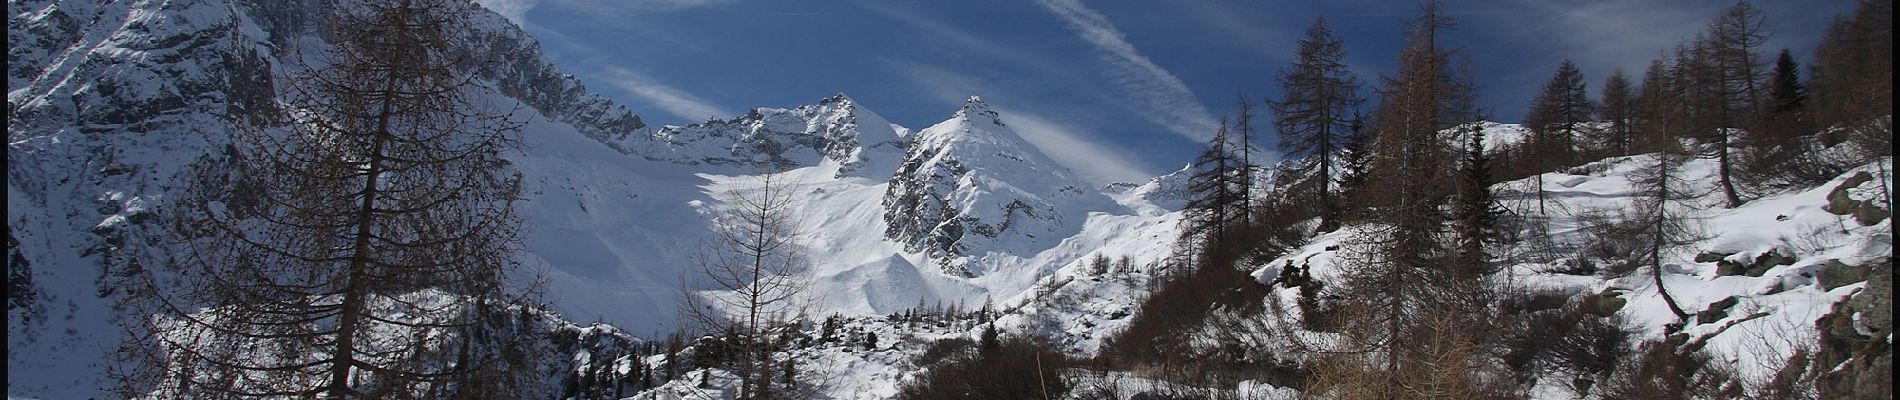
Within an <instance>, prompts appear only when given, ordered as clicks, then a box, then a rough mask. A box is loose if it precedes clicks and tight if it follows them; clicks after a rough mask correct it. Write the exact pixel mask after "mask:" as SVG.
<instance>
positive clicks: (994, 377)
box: [897, 338, 1070, 400]
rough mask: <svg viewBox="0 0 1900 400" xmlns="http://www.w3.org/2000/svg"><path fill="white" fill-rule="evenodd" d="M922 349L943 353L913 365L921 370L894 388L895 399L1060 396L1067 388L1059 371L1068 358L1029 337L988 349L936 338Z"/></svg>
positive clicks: (925, 399) (1008, 340)
mask: <svg viewBox="0 0 1900 400" xmlns="http://www.w3.org/2000/svg"><path fill="white" fill-rule="evenodd" d="M925 354H936V355H941V356H942V357H941V358H940V359H938V360H937V361H936V362H934V363H928V364H921V365H918V367H920V368H924V372H923V373H921V374H919V375H918V376H917V379H916V380H913V381H910V382H906V383H905V384H904V385H903V386H902V387H899V388H898V396H897V397H898V398H899V399H906V400H935V399H1059V398H1063V397H1064V395H1065V394H1067V393H1068V392H1069V388H1070V382H1069V381H1068V380H1067V379H1065V378H1063V376H1062V373H1061V370H1062V368H1064V367H1065V366H1067V365H1068V364H1069V361H1068V359H1067V358H1065V357H1064V356H1063V355H1062V354H1061V353H1058V352H1056V351H1054V350H1051V349H1050V348H1048V347H1047V346H1045V345H1043V344H1040V343H1035V342H1032V341H1029V340H1024V339H1019V338H1011V339H1006V340H1003V341H1001V342H1000V343H998V344H997V347H996V348H991V349H983V348H979V347H978V346H972V342H971V341H970V340H968V339H960V340H959V339H952V340H940V341H937V342H936V343H934V344H932V345H931V348H930V349H928V350H925Z"/></svg>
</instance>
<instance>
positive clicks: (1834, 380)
mask: <svg viewBox="0 0 1900 400" xmlns="http://www.w3.org/2000/svg"><path fill="white" fill-rule="evenodd" d="M1866 268H1867V274H1868V276H1867V279H1866V280H1867V287H1866V288H1864V289H1862V290H1861V291H1859V292H1857V293H1855V294H1854V295H1853V296H1852V297H1849V298H1848V299H1847V300H1844V301H1841V302H1840V303H1836V304H1835V305H1834V312H1833V313H1830V314H1828V315H1827V316H1825V317H1821V319H1820V320H1818V321H1815V328H1817V330H1819V331H1820V333H1821V338H1820V339H1821V349H1820V352H1819V354H1817V356H1816V359H1817V360H1818V361H1819V368H1820V370H1822V371H1827V372H1824V373H1822V375H1821V378H1820V381H1819V382H1817V383H1816V386H1817V389H1819V394H1820V397H1821V398H1824V399H1888V398H1892V397H1893V343H1890V342H1888V341H1887V340H1888V337H1889V336H1891V335H1892V332H1893V260H1892V259H1887V260H1883V261H1882V262H1880V263H1877V264H1870V265H1868V266H1867V267H1866Z"/></svg>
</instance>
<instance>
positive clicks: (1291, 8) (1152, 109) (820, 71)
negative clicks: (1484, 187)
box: [478, 0, 1853, 184]
mask: <svg viewBox="0 0 1900 400" xmlns="http://www.w3.org/2000/svg"><path fill="white" fill-rule="evenodd" d="M478 2H480V3H483V4H484V5H487V6H489V7H490V8H492V9H495V10H497V11H498V12H501V13H502V14H503V15H505V16H508V17H509V18H510V19H511V20H513V21H515V22H517V23H519V24H521V25H523V27H524V28H526V29H527V31H528V32H529V33H531V34H533V35H535V36H536V37H538V38H540V39H541V41H542V48H543V50H544V51H545V52H546V53H547V55H548V56H549V57H550V58H552V60H553V62H554V63H555V64H556V65H559V66H560V67H561V68H562V69H563V70H565V71H567V72H569V73H573V74H574V75H576V76H579V77H580V79H581V81H582V82H584V83H585V84H587V85H588V87H589V88H591V89H593V90H595V91H596V92H599V93H601V94H603V95H605V96H608V97H610V98H614V99H616V100H619V101H621V102H622V103H623V104H626V105H627V106H628V107H629V108H632V109H633V110H634V112H635V113H637V114H640V115H641V116H642V117H643V118H645V119H646V120H647V121H648V123H649V124H653V125H667V124H687V123H694V122H701V121H705V120H706V119H708V118H709V117H718V118H727V117H731V116H735V115H739V114H741V113H743V112H744V111H745V110H746V109H749V108H752V107H793V106H798V105H803V104H811V103H814V102H816V101H817V100H819V99H821V98H824V97H825V96H829V95H831V94H833V93H838V92H843V93H846V94H847V95H849V96H851V97H852V98H853V99H856V100H858V101H859V102H860V103H861V104H863V105H864V106H865V107H867V108H870V109H871V110H873V111H875V112H877V113H878V114H880V115H882V116H884V117H885V118H887V119H889V120H891V122H894V123H897V124H899V125H904V126H906V127H910V128H912V129H922V128H925V127H928V126H930V125H931V124H935V123H937V122H940V121H942V120H943V119H945V118H947V117H949V115H950V114H951V113H952V112H954V111H955V110H956V108H957V106H958V105H960V104H961V103H962V102H963V100H964V99H965V98H967V97H969V96H972V95H976V96H983V98H984V100H986V101H987V102H988V103H990V104H992V105H994V106H996V107H998V108H1001V109H1002V112H1003V113H1004V115H1003V119H1004V122H1005V123H1008V124H1010V125H1012V126H1013V127H1014V128H1016V130H1017V131H1018V133H1021V134H1022V135H1023V136H1024V137H1025V139H1027V140H1029V141H1030V142H1031V143H1034V144H1035V145H1037V146H1038V147H1040V148H1042V150H1043V151H1044V152H1046V153H1049V155H1050V156H1052V157H1053V158H1055V159H1056V160H1057V161H1058V162H1061V163H1063V164H1066V165H1067V166H1069V167H1070V168H1071V169H1073V170H1075V171H1076V172H1077V173H1079V174H1080V175H1082V176H1083V177H1085V178H1087V179H1089V180H1091V181H1092V182H1093V183H1097V184H1102V183H1107V182H1114V181H1141V180H1145V179H1146V178H1147V177H1151V176H1154V175H1158V174H1161V173H1166V172H1169V171H1172V170H1174V169H1177V168H1180V167H1181V166H1182V165H1184V164H1186V163H1187V161H1188V160H1189V159H1191V158H1192V157H1193V155H1194V154H1195V152H1197V151H1198V149H1199V147H1200V146H1201V142H1202V141H1204V140H1205V139H1206V138H1207V137H1209V136H1210V135H1211V134H1212V132H1213V126H1214V124H1215V121H1217V120H1218V118H1220V117H1221V116H1223V115H1230V114H1232V113H1234V112H1235V111H1236V110H1237V109H1238V105H1237V104H1238V103H1237V102H1238V98H1239V93H1242V92H1244V93H1245V94H1246V96H1247V97H1249V98H1250V101H1252V102H1253V103H1256V104H1258V103H1260V102H1261V101H1262V99H1265V98H1268V97H1277V96H1279V90H1278V85H1277V84H1275V81H1274V76H1275V73H1276V71H1278V70H1279V69H1280V68H1282V67H1283V66H1285V65H1287V64H1288V63H1289V62H1290V59H1291V57H1292V54H1293V49H1294V47H1295V46H1296V41H1297V40H1298V39H1299V38H1300V37H1301V36H1303V33H1304V32H1305V30H1306V28H1307V27H1308V26H1309V25H1311V24H1312V23H1313V21H1314V20H1315V19H1316V18H1320V17H1325V18H1327V19H1328V21H1329V23H1330V24H1331V25H1332V27H1333V30H1334V31H1335V32H1336V33H1338V34H1339V35H1340V36H1341V37H1342V38H1343V39H1344V40H1345V43H1346V47H1347V56H1348V60H1347V61H1348V63H1350V64H1351V65H1352V66H1353V69H1354V72H1356V73H1357V74H1359V75H1360V77H1361V79H1362V80H1363V81H1365V82H1367V91H1368V92H1369V91H1370V89H1371V88H1372V86H1373V84H1372V82H1376V78H1377V77H1378V76H1379V75H1380V74H1387V73H1390V72H1391V71H1392V70H1393V59H1394V58H1395V55H1396V53H1397V49H1398V47H1399V46H1400V45H1401V43H1402V41H1403V38H1402V36H1401V35H1402V30H1403V28H1404V26H1405V24H1406V22H1407V21H1410V20H1411V19H1412V18H1413V17H1414V16H1415V15H1416V14H1417V10H1418V6H1417V3H1413V2H1394V1H1369V0H1340V1H1235V0H1205V1H1181V2H1160V1H1115V2H1101V1H1095V2H1084V1H1080V0H1036V1H992V0H964V1H806V0H785V1H737V0H478ZM1733 4H1734V3H1733V2H1729V1H1699V0H1697V1H1657V0H1646V1H1636V0H1592V1H1562V0H1503V1H1479V0H1460V1H1447V2H1446V3H1445V4H1444V6H1445V9H1446V10H1447V12H1448V14H1449V15H1451V16H1452V17H1453V18H1455V20H1456V21H1457V23H1458V26H1457V28H1456V30H1455V31H1453V32H1451V33H1450V34H1449V36H1448V37H1446V39H1445V40H1446V42H1447V43H1448V44H1449V45H1452V46H1462V47H1465V48H1466V49H1467V51H1468V52H1469V54H1470V55H1471V57H1472V61H1473V67H1474V72H1475V75H1476V76H1477V78H1478V83H1479V85H1480V86H1481V91H1480V94H1479V96H1480V98H1479V104H1480V105H1481V106H1482V107H1483V108H1484V109H1485V111H1486V112H1487V113H1488V114H1489V115H1490V116H1491V118H1492V119H1494V120H1499V121H1507V122H1508V121H1516V120H1518V119H1520V118H1521V117H1522V114H1523V110H1524V108H1525V107H1526V103H1528V102H1529V101H1530V96H1531V95H1532V94H1533V93H1534V92H1535V91H1536V89H1537V88H1538V87H1539V86H1541V85H1542V84H1543V83H1544V81H1545V80H1547V79H1549V77H1550V75H1551V74H1552V72H1553V71H1554V70H1555V69H1556V66H1557V64H1558V63H1559V62H1561V60H1563V59H1564V58H1566V57H1568V58H1571V59H1573V60H1575V61H1576V62H1577V63H1578V65H1579V66H1580V67H1582V69H1583V71H1584V74H1585V79H1587V80H1588V82H1589V85H1590V90H1591V91H1593V92H1594V91H1596V90H1597V87H1599V86H1601V82H1602V79H1603V78H1604V77H1605V76H1608V74H1609V73H1610V71H1611V70H1612V69H1615V68H1619V67H1620V68H1622V69H1624V70H1625V71H1626V73H1628V74H1630V75H1631V76H1632V78H1633V79H1634V78H1637V77H1639V76H1640V74H1641V71H1642V69H1643V68H1644V67H1645V66H1646V65H1647V64H1648V62H1649V60H1650V59H1652V58H1654V57H1655V56H1656V55H1657V54H1659V52H1661V51H1663V50H1665V49H1667V48H1670V47H1673V46H1674V45H1675V44H1677V43H1680V42H1681V41H1682V40H1684V39H1685V38H1689V37H1692V36H1694V35H1695V34H1696V33H1698V32H1701V31H1702V30H1703V28H1704V27H1705V26H1707V24H1708V21H1710V20H1711V19H1713V18H1714V17H1715V16H1716V15H1717V14H1719V13H1720V12H1721V11H1722V10H1724V9H1726V8H1728V7H1729V6H1731V5H1733ZM1758 5H1760V6H1762V7H1763V8H1764V9H1766V10H1767V15H1768V30H1769V31H1770V33H1771V34H1772V36H1771V37H1770V39H1769V42H1768V45H1767V50H1766V51H1765V52H1766V53H1767V54H1765V55H1764V56H1765V57H1772V56H1773V53H1775V52H1778V51H1779V49H1781V48H1783V47H1786V48H1789V49H1791V50H1793V51H1794V52H1795V55H1796V56H1797V57H1798V58H1800V59H1802V60H1804V61H1805V60H1807V59H1808V58H1810V56H1811V55H1812V53H1813V46H1814V43H1815V42H1817V41H1818V40H1819V38H1820V36H1821V33H1822V32H1823V31H1825V29H1826V27H1827V24H1828V22H1829V21H1830V20H1831V19H1832V18H1833V17H1834V16H1835V15H1840V14H1846V13H1848V12H1850V11H1851V9H1852V6H1853V3H1852V1H1851V0H1818V1H1805V0H1803V1H1796V0H1776V1H1768V2H1762V3H1758ZM1261 114H1262V115H1261V119H1260V120H1259V121H1260V122H1259V123H1257V125H1256V126H1257V127H1259V128H1260V129H1261V130H1262V131H1263V132H1266V133H1267V134H1266V135H1264V137H1261V138H1259V139H1258V142H1257V145H1259V146H1261V147H1262V148H1263V149H1268V150H1269V151H1270V150H1271V149H1272V147H1273V143H1274V140H1275V139H1274V138H1273V137H1272V129H1271V128H1270V125H1268V124H1267V123H1266V118H1268V115H1266V113H1265V110H1264V109H1262V110H1261Z"/></svg>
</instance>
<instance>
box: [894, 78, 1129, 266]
mask: <svg viewBox="0 0 1900 400" xmlns="http://www.w3.org/2000/svg"><path fill="white" fill-rule="evenodd" d="M1119 208H1120V207H1119V206H1118V205H1115V203H1114V202H1113V201H1111V200H1109V199H1108V197H1106V196H1104V195H1102V194H1101V192H1099V191H1096V190H1095V189H1094V188H1090V187H1088V186H1086V184H1084V183H1082V181H1081V180H1080V179H1077V178H1075V177H1074V175H1073V174H1071V173H1070V172H1069V171H1068V169H1066V168H1063V167H1062V166H1060V165H1058V164H1056V163H1055V162H1054V161H1052V160H1050V159H1049V157H1048V156H1046V155H1044V154H1042V153H1041V152H1040V151H1037V150H1036V147H1035V146H1032V145H1030V144H1029V143H1028V142H1024V141H1023V139H1022V137H1020V136H1017V134H1016V132H1015V131H1014V130H1012V129H1011V128H1010V127H1009V125H1007V124H1005V123H1004V122H1003V120H1002V118H1001V116H1000V115H999V114H998V113H997V112H996V111H995V110H992V109H991V108H990V106H989V105H988V104H985V103H984V102H983V100H982V99H980V98H975V97H972V98H970V99H969V101H967V102H965V103H964V105H963V108H962V109H959V110H957V112H956V114H954V115H953V116H951V118H950V119H949V120H947V121H944V122H942V123H938V124H937V125H935V126H931V127H930V128H926V129H924V130H923V131H920V132H918V133H917V136H916V141H915V143H914V144H913V145H911V147H910V149H909V150H908V151H906V152H905V153H904V160H903V162H902V163H901V164H899V166H898V168H897V173H896V174H895V175H893V176H892V177H891V182H890V186H889V188H888V189H887V191H886V192H885V196H884V219H885V221H886V222H887V224H888V226H887V228H886V230H885V237H886V238H888V239H890V240H892V241H896V242H899V243H903V244H904V245H905V248H906V249H907V250H909V251H914V252H924V253H926V254H928V255H930V256H931V257H933V258H936V259H938V260H939V264H940V266H941V267H943V269H944V271H945V272H946V273H950V274H953V275H964V276H974V275H979V274H980V271H974V270H971V269H970V268H968V265H967V264H968V261H969V260H968V259H965V258H963V257H964V256H969V255H980V254H982V252H984V251H989V250H998V251H1005V252H1011V253H1015V254H1031V253H1033V250H1035V249H1041V248H1046V247H1047V245H1049V244H1052V243H1054V241H1057V240H1061V239H1062V238H1065V237H1068V236H1070V235H1073V234H1074V233H1075V231H1076V230H1077V229H1079V228H1080V224H1081V223H1082V220H1083V219H1084V218H1085V217H1087V215H1088V212H1091V211H1108V210H1111V209H1119Z"/></svg>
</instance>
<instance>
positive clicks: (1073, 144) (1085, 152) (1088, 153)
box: [997, 108, 1155, 185]
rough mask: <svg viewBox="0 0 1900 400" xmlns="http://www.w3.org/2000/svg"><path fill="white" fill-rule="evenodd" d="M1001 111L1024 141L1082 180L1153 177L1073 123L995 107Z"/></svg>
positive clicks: (1099, 182)
mask: <svg viewBox="0 0 1900 400" xmlns="http://www.w3.org/2000/svg"><path fill="white" fill-rule="evenodd" d="M997 112H999V113H1001V114H1002V119H1003V121H1004V123H1006V124H1009V125H1010V126H1011V127H1013V128H1014V130H1015V131H1016V133H1017V134H1019V135H1022V137H1023V140H1026V141H1028V142H1029V144H1033V145H1036V148H1038V149H1042V152H1043V154H1048V155H1049V158H1051V159H1054V160H1056V162H1057V163H1061V164H1062V165H1063V166H1064V167H1068V168H1069V170H1070V171H1074V172H1075V173H1076V174H1078V175H1081V177H1082V179H1084V180H1087V181H1089V182H1090V183H1094V184H1096V185H1106V184H1109V183H1115V182H1134V183H1140V182H1142V181H1145V180H1147V179H1148V178H1152V177H1154V176H1155V174H1154V173H1151V172H1148V171H1143V170H1141V169H1140V168H1135V167H1134V166H1133V165H1129V164H1128V163H1127V162H1125V160H1133V159H1134V157H1133V156H1132V155H1129V154H1126V153H1123V152H1121V151H1118V150H1114V149H1110V148H1108V147H1105V146H1102V145H1101V144H1098V143H1096V142H1094V141H1091V140H1089V139H1087V136H1086V135H1084V134H1082V133H1080V132H1078V129H1076V128H1075V127H1073V126H1070V125H1066V124H1062V123H1059V122H1056V121H1054V120H1050V119H1049V118H1045V117H1043V116H1042V115H1040V114H1036V113H1031V112H1026V111H1021V110H1017V109H1011V108H1002V109H1000V110H997Z"/></svg>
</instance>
